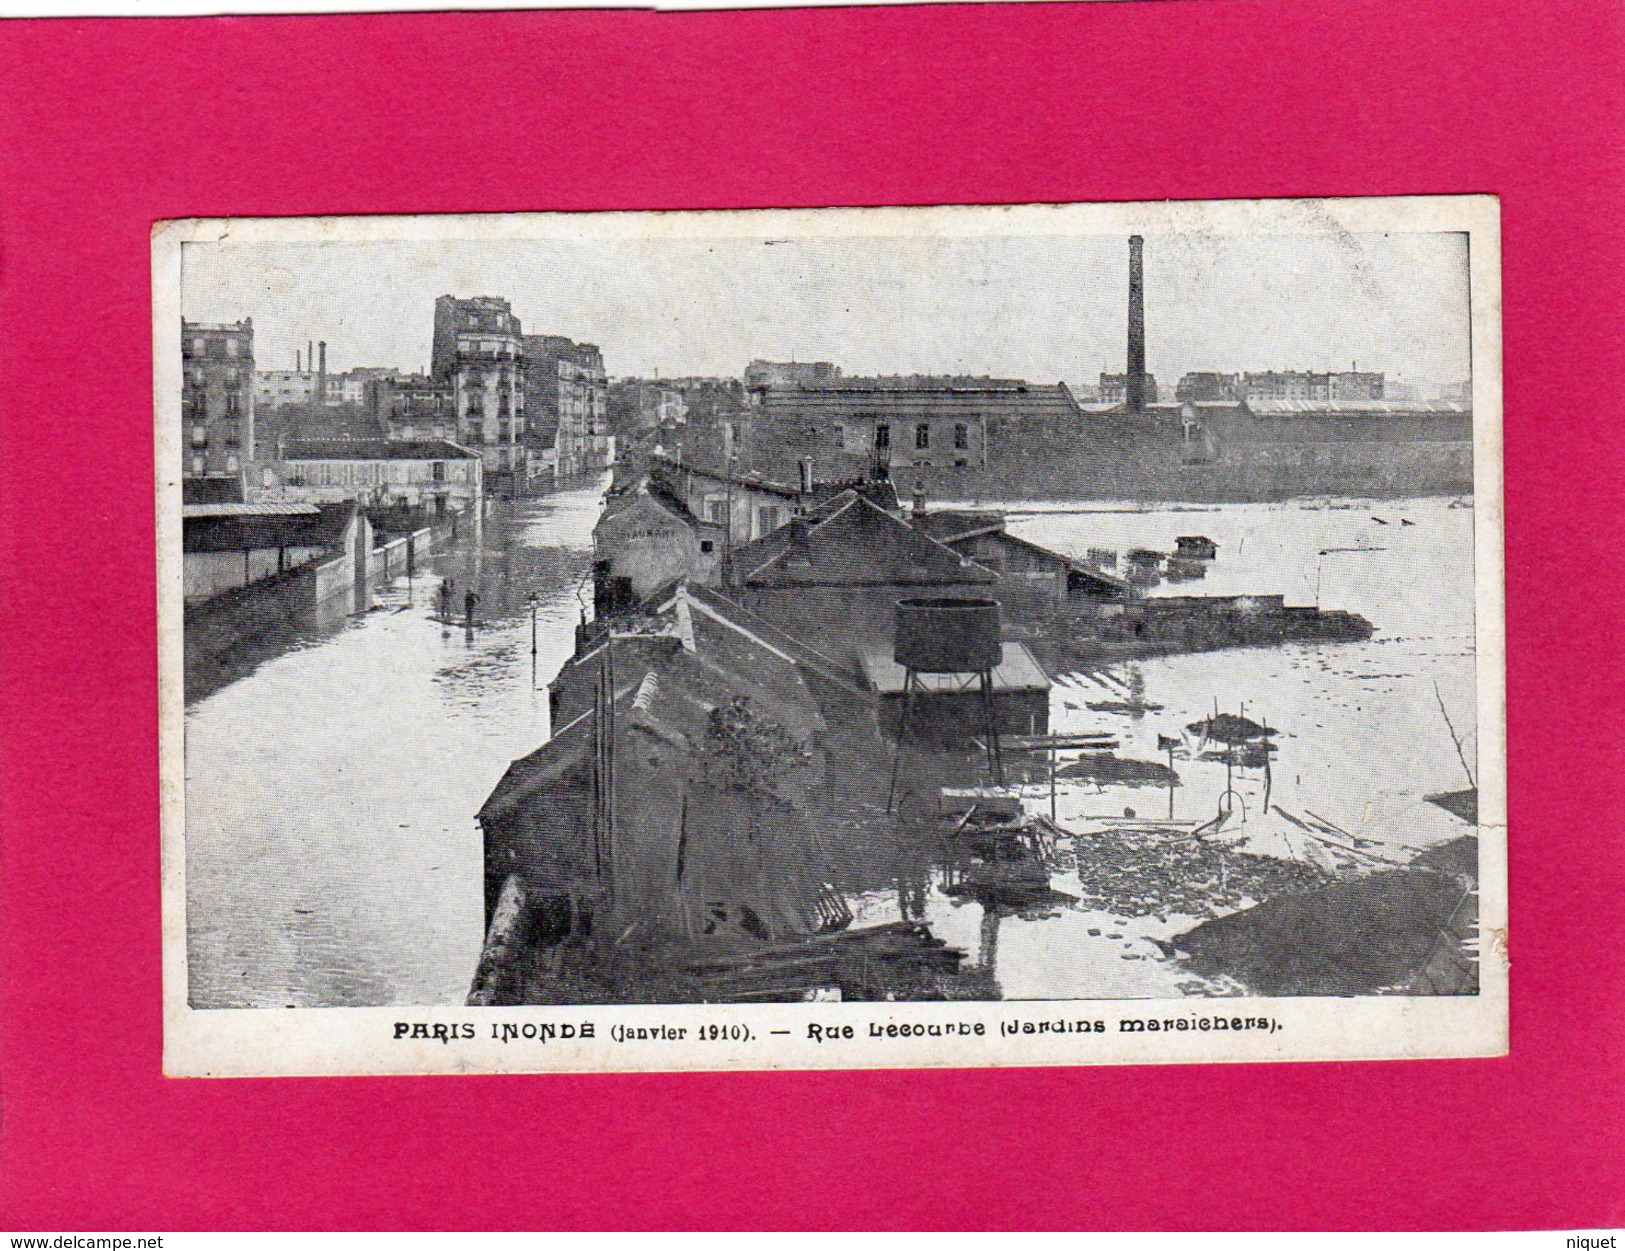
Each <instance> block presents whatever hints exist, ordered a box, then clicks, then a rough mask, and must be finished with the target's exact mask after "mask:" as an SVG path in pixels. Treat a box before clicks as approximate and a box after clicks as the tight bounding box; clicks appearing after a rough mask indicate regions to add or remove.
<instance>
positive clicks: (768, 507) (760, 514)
mask: <svg viewBox="0 0 1625 1251" xmlns="http://www.w3.org/2000/svg"><path fill="white" fill-rule="evenodd" d="M780 524H781V523H780V521H779V508H778V505H777V504H763V505H761V506H760V507H758V508H757V510H756V535H757V537H758V538H760V537H761V536H762V535H764V534H772V533H773V531H775V530H777V529H778V528H779V525H780Z"/></svg>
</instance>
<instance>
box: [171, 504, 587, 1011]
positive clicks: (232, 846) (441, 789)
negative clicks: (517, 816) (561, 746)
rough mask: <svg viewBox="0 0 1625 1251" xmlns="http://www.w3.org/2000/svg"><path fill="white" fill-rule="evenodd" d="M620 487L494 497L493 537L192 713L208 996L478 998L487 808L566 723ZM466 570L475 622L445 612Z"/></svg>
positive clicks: (190, 886)
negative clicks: (507, 773) (559, 710)
mask: <svg viewBox="0 0 1625 1251" xmlns="http://www.w3.org/2000/svg"><path fill="white" fill-rule="evenodd" d="M601 499H602V485H601V484H594V485H592V486H588V487H585V488H582V489H577V490H569V491H562V492H559V493H557V494H553V495H548V496H543V497H541V498H536V499H528V500H520V501H516V502H506V501H500V500H497V501H492V502H491V504H490V509H491V511H490V512H489V513H488V515H487V517H486V519H485V522H484V526H483V531H482V532H481V533H480V534H479V536H478V541H476V538H475V535H474V534H473V533H472V531H473V527H471V526H469V525H468V524H466V521H465V524H464V525H463V527H462V533H461V534H460V535H459V536H458V538H457V539H456V540H454V541H451V542H446V543H443V544H442V546H441V548H440V550H439V551H437V552H436V553H435V554H434V555H433V556H431V557H428V558H426V559H423V560H420V561H419V562H418V568H417V569H416V570H415V573H414V576H412V577H406V576H402V577H399V578H396V579H394V580H392V581H391V582H390V583H388V584H387V585H383V586H376V587H374V588H372V597H371V598H372V604H371V607H370V609H369V610H368V611H366V612H364V613H361V614H358V615H355V616H350V617H348V618H346V619H345V620H343V621H342V623H340V624H339V625H337V626H336V627H334V628H331V629H328V630H325V631H315V632H312V633H311V634H310V635H309V636H308V637H306V638H305V639H304V640H302V642H301V643H300V644H299V645H296V646H294V647H292V648H291V649H289V650H285V651H282V652H281V653H280V654H273V655H267V656H265V657H263V658H258V664H257V665H256V666H254V667H253V668H252V671H251V672H248V673H247V675H246V676H243V677H240V678H238V680H236V681H234V682H232V683H230V684H229V685H226V686H224V687H222V688H221V689H218V690H216V691H214V692H213V693H211V694H208V695H206V696H204V697H203V698H201V699H199V700H197V701H196V702H195V703H193V704H191V705H190V706H189V707H188V708H187V712H186V836H187V865H186V870H187V915H188V918H189V940H188V950H187V955H188V964H189V993H190V998H191V1002H192V1003H193V1005H194V1006H197V1007H240V1006H256V1007H260V1006H270V1007H281V1006H285V1005H293V1006H306V1005H316V1004H323V1005H344V1006H361V1005H377V1004H392V1003H416V1004H452V1003H460V1002H461V1001H462V999H463V997H464V995H466V993H467V991H468V984H469V978H470V976H471V974H472V971H473V969H474V965H475V962H476V961H477V960H478V957H479V950H480V942H481V938H482V936H483V933H482V931H483V923H482V911H481V910H482V896H481V889H482V887H481V883H482V855H483V848H482V843H481V839H480V832H479V827H478V826H477V825H476V824H475V821H474V813H475V812H476V810H477V809H478V808H479V806H480V804H481V802H482V801H483V800H484V799H485V797H486V795H488V794H489V793H490V791H491V788H492V787H493V786H494V785H495V784H496V781H497V779H498V778H500V777H501V776H502V773H503V771H504V770H505V769H506V768H507V767H508V764H509V762H510V761H511V760H513V759H514V757H516V756H520V755H523V754H525V753H526V752H529V751H532V750H534V749H535V748H536V747H537V745H538V744H540V743H541V742H543V741H544V740H545V739H546V738H547V735H548V732H549V728H548V714H547V689H546V688H547V682H548V680H549V679H550V678H551V677H552V676H553V674H554V673H555V672H556V671H557V669H558V667H559V665H560V664H561V663H562V662H563V661H564V660H565V659H566V658H568V656H569V655H570V654H571V652H572V651H573V650H574V645H575V641H574V630H575V626H576V624H577V622H578V621H579V620H580V619H581V612H582V599H581V598H580V597H578V595H579V596H582V597H585V599H586V600H587V602H588V603H590V600H591V589H590V586H589V587H588V588H587V589H586V590H585V591H582V590H581V586H582V580H583V578H584V577H586V575H587V574H588V573H589V570H590V566H591V559H592V558H591V551H592V528H593V525H594V524H595V522H596V521H597V519H598V512H599V505H600V502H601ZM447 577H449V578H451V579H453V580H454V582H455V592H454V596H453V601H454V604H455V611H456V614H457V616H458V617H459V618H460V617H461V614H462V606H463V594H464V592H465V591H466V590H467V589H469V588H470V587H474V588H476V593H477V594H478V595H479V603H478V606H477V609H476V617H477V619H478V625H477V627H476V628H475V629H473V630H465V629H463V628H462V626H461V625H460V624H459V625H456V626H451V627H448V626H447V625H445V624H443V623H442V622H441V621H440V620H437V617H438V614H439V604H438V597H437V592H438V588H439V585H440V581H441V579H442V578H447ZM532 592H534V593H535V594H536V596H537V604H536V613H535V621H536V638H537V649H538V654H537V657H536V664H535V668H534V681H533V666H532V657H531V613H530V609H529V607H528V606H527V604H526V602H525V600H526V596H527V595H528V594H530V593H532Z"/></svg>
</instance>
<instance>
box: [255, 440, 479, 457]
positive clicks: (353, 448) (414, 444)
mask: <svg viewBox="0 0 1625 1251" xmlns="http://www.w3.org/2000/svg"><path fill="white" fill-rule="evenodd" d="M479 458H480V454H479V453H478V452H474V451H470V450H469V449H468V448H466V447H462V446H460V445H459V444H456V443H453V442H451V441H450V440H449V439H290V440H289V441H288V442H287V444H285V445H284V447H283V449H282V459H283V460H478V459H479Z"/></svg>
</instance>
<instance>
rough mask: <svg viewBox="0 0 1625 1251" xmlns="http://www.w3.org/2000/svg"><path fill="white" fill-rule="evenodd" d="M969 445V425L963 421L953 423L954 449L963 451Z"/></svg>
mask: <svg viewBox="0 0 1625 1251" xmlns="http://www.w3.org/2000/svg"><path fill="white" fill-rule="evenodd" d="M969 446H970V427H969V426H967V425H966V424H965V423H964V422H962V421H961V422H956V423H955V424H954V450H955V451H957V452H963V451H964V450H965V449H966V448H968V447H969Z"/></svg>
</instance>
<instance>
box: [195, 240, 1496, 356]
mask: <svg viewBox="0 0 1625 1251" xmlns="http://www.w3.org/2000/svg"><path fill="white" fill-rule="evenodd" d="M1127 286H1128V245H1127V241H1126V239H1125V238H1124V237H1122V236H1112V237H1106V236H1085V237H1025V238H981V239H947V240H945V239H931V240H921V239H911V238H894V239H874V238H868V239H814V240H795V241H785V242H764V241H762V240H759V239H752V240H737V241H734V240H715V239H666V240H650V241H635V242H633V241H626V240H590V241H582V242H574V241H572V242H561V241H558V240H536V241H526V242H492V241H480V242H472V241H471V242H450V243H448V242H443V241H441V242H434V243H411V242H388V243H252V244H244V243H238V244H234V243H231V242H226V243H188V244H186V245H185V249H184V253H183V264H182V296H181V299H182V308H183V311H184V315H185V316H187V317H190V318H194V319H198V320H204V321H234V320H236V319H238V318H240V317H249V316H251V317H253V319H254V345H255V360H256V364H257V366H258V367H259V368H261V369H291V368H293V363H294V350H295V349H296V348H300V347H303V346H304V344H305V342H306V341H307V340H310V339H325V340H327V356H328V368H329V369H330V370H333V371H338V370H344V369H348V368H351V367H352V366H357V365H389V366H395V367H397V368H401V369H409V370H423V369H426V368H427V366H428V360H429V343H430V338H431V333H432V323H433V306H434V299H435V297H436V296H438V295H444V294H452V295H459V296H469V295H501V296H506V297H507V298H508V299H510V300H511V301H512V302H513V308H514V312H515V313H517V314H518V316H519V318H520V319H521V321H522V322H523V325H524V329H525V332H526V333H538V334H540V333H548V334H563V335H568V336H570V337H571V338H575V339H585V340H588V341H590V342H594V343H597V344H598V345H599V346H601V347H602V348H603V351H604V363H605V366H606V367H607V368H608V370H609V372H610V374H611V375H645V376H646V375H650V374H653V373H654V372H655V370H657V369H658V370H659V371H660V373H661V374H662V375H665V376H675V375H681V374H717V375H732V376H737V375H738V374H739V373H740V372H741V371H743V369H744V367H745V365H746V364H747V363H748V362H749V361H750V360H751V359H753V358H755V357H762V358H765V359H769V360H790V359H792V358H793V359H795V360H802V361H807V360H831V361H834V362H835V363H836V364H838V365H840V366H841V367H842V368H843V369H844V370H845V371H846V372H847V373H849V374H871V373H972V374H982V373H988V374H994V375H998V376H1002V377H1018V378H1027V379H1030V380H1032V381H1035V382H1054V381H1059V380H1066V381H1069V382H1088V381H1092V380H1093V379H1094V377H1095V375H1096V374H1098V373H1099V372H1100V371H1101V370H1102V369H1109V370H1112V371H1120V370H1121V369H1122V368H1123V363H1124V355H1125V338H1126V318H1127V312H1126V309H1127ZM1145 287H1146V335H1147V357H1148V365H1149V367H1150V369H1151V372H1152V373H1154V374H1156V375H1157V376H1158V378H1159V379H1160V380H1162V381H1163V382H1164V383H1165V385H1170V386H1171V385H1172V383H1173V382H1174V381H1176V380H1177V379H1178V377H1179V375H1180V374H1182V373H1184V372H1185V371H1187V370H1191V369H1216V370H1226V371H1236V370H1245V369H1347V368H1350V367H1351V365H1352V364H1353V363H1354V362H1356V361H1357V362H1358V363H1359V367H1360V368H1361V369H1375V370H1382V371H1384V372H1386V373H1387V374H1388V375H1389V376H1390V377H1391V378H1406V379H1413V380H1429V381H1435V382H1453V381H1459V380H1465V379H1467V377H1468V376H1469V371H1470V361H1469V350H1468V343H1469V326H1468V308H1467V248H1466V236H1465V235H1459V234H1382V235H1378V234H1367V235H1347V234H1345V235H1342V236H1337V237H1333V236H1318V235H1277V236H1256V235H1254V236H1245V237H1235V236H1215V235H1206V234H1203V235H1176V236H1166V235H1165V236H1151V237H1148V238H1147V240H1146V246H1145Z"/></svg>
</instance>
